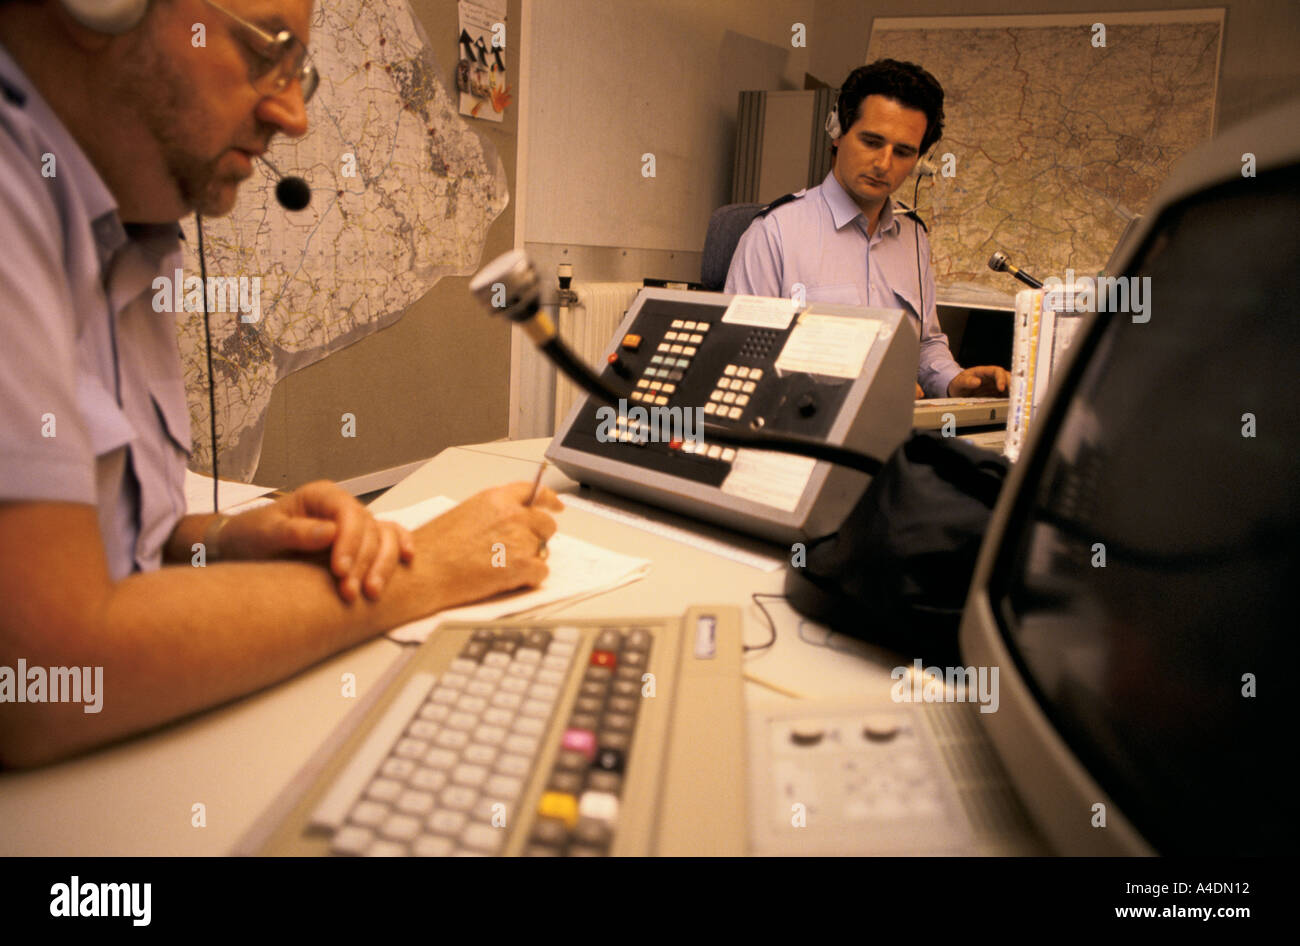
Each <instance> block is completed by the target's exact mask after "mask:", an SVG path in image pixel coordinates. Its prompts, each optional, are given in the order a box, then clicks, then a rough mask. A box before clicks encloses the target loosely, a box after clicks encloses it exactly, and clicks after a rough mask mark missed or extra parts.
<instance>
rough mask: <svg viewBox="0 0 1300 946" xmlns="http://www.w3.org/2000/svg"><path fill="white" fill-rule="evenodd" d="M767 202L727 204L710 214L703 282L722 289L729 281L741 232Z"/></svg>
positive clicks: (701, 270)
mask: <svg viewBox="0 0 1300 946" xmlns="http://www.w3.org/2000/svg"><path fill="white" fill-rule="evenodd" d="M765 206H767V205H766V204H727V205H726V206H725V207H719V208H718V209H717V210H715V211H713V216H711V217H709V231H708V233H707V234H706V235H705V237H704V253H703V258H702V259H701V260H700V282H702V283H703V284H704V288H705V289H707V290H708V291H710V292H721V291H722V289H723V287H724V286H725V285H726V284H727V270H728V269H730V268H731V257H732V256H733V255H735V252H736V244H737V243H739V242H740V237H741V235H742V234H743V233H744V232H745V231H746V230H748V229H749V225H750V224H751V223H753V222H754V218H755V217H757V216H758V212H759V211H760V210H762V209H763V208H764V207H765Z"/></svg>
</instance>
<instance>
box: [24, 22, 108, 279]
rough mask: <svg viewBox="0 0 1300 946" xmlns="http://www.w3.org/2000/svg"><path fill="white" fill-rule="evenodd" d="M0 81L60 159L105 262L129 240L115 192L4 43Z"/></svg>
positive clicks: (64, 177)
mask: <svg viewBox="0 0 1300 946" xmlns="http://www.w3.org/2000/svg"><path fill="white" fill-rule="evenodd" d="M0 82H3V83H4V85H5V87H6V90H7V92H8V95H7V98H9V100H10V101H11V102H14V104H15V107H19V108H21V109H22V111H23V113H24V114H25V115H26V116H27V117H28V119H29V120H30V121H31V123H32V124H33V125H34V126H35V127H36V128H37V129H38V130H39V131H40V133H41V136H42V137H43V139H44V141H45V143H46V144H47V145H50V146H51V151H50V153H51V154H53V155H54V157H55V160H56V161H57V162H58V163H57V165H56V167H57V169H58V175H59V178H60V179H61V180H62V181H63V182H65V184H66V186H67V187H68V188H69V189H70V190H71V191H72V192H73V193H74V194H75V195H76V196H77V198H78V199H79V201H80V203H81V205H82V206H83V207H84V208H85V212H86V216H87V218H88V219H89V220H90V222H91V231H92V232H93V233H94V235H95V246H96V249H97V251H98V253H99V261H100V264H101V265H104V264H106V263H107V261H108V260H109V259H110V258H111V257H112V255H113V253H114V252H116V251H117V249H118V248H119V247H120V246H121V245H122V244H123V243H124V242H125V241H126V239H127V235H126V230H125V229H124V228H123V227H122V222H121V220H120V219H119V218H118V215H117V201H116V200H115V199H114V197H113V193H112V192H111V191H110V190H109V189H108V185H107V184H105V183H104V179H103V178H102V177H100V176H99V172H98V171H97V170H96V169H95V166H94V165H93V164H91V163H90V158H88V157H86V153H85V152H84V151H82V150H81V145H79V144H78V143H77V140H76V139H75V138H74V137H73V136H72V134H71V133H70V132H69V131H68V129H67V128H66V127H65V126H64V124H63V122H62V121H60V119H59V117H58V115H56V114H55V113H54V110H53V109H52V108H50V106H49V103H47V102H46V101H45V99H44V98H43V97H42V96H41V94H40V92H39V91H37V89H36V86H34V85H33V84H32V82H31V80H30V79H29V78H27V74H26V73H24V72H23V70H22V68H21V67H19V65H18V63H16V62H15V61H14V59H13V57H12V56H10V55H9V51H8V50H7V49H5V48H4V46H3V45H0ZM13 93H17V97H18V98H21V99H22V102H21V104H19V103H18V102H17V101H16V99H15V97H14V94H13Z"/></svg>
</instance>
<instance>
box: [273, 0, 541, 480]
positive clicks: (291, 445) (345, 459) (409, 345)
mask: <svg viewBox="0 0 1300 946" xmlns="http://www.w3.org/2000/svg"><path fill="white" fill-rule="evenodd" d="M412 8H413V9H414V10H415V13H416V16H417V17H418V18H419V20H420V22H421V23H422V24H423V25H424V29H425V31H426V32H427V33H428V36H429V42H430V44H431V46H432V48H433V54H434V59H435V61H436V62H437V64H438V67H439V70H440V77H441V81H442V83H443V87H444V88H446V89H447V90H448V91H449V92H452V93H454V90H455V87H456V72H455V70H456V60H457V43H456V37H457V35H458V32H459V26H458V23H459V19H458V16H457V7H456V2H455V0H413V2H412ZM507 17H508V19H507V22H508V27H507V30H508V31H507V41H506V69H507V73H508V75H509V76H510V80H509V81H510V83H511V85H516V86H517V85H518V76H519V49H518V43H516V42H512V39H514V38H517V37H518V24H519V18H520V6H519V0H510V2H509V6H508V7H507ZM517 101H518V100H516V104H515V105H512V106H511V107H510V108H508V109H507V110H506V118H505V121H503V122H502V123H501V124H500V125H497V124H494V123H491V122H486V121H478V120H474V119H466V121H468V122H469V124H470V126H471V127H472V128H473V129H474V130H475V131H477V132H478V133H479V135H480V136H482V137H483V138H484V139H485V140H486V141H488V142H490V143H491V144H492V146H493V147H494V148H495V149H496V151H497V153H498V154H499V155H500V156H501V160H502V162H503V163H504V165H505V171H506V181H507V183H508V185H509V188H510V205H509V206H508V207H507V208H506V210H505V212H504V213H503V214H502V215H501V216H500V217H498V218H497V219H496V221H495V223H493V225H492V228H491V230H490V231H489V233H488V241H487V246H486V248H485V249H484V251H483V260H484V262H486V261H487V260H490V259H492V258H493V257H494V256H496V255H497V254H499V253H504V252H505V251H506V250H508V249H510V248H511V247H512V246H513V241H514V217H515V204H516V194H515V176H516V166H515V165H516V152H517V133H516V132H517V125H518V104H517ZM468 283H469V278H468V277H452V276H448V277H444V278H443V279H442V280H441V281H439V283H438V284H437V285H436V286H435V287H434V288H433V289H432V290H431V291H430V292H429V293H428V294H427V295H426V296H425V297H424V298H423V299H421V300H420V301H419V302H417V303H416V304H415V305H413V306H411V307H410V308H409V309H408V310H407V312H406V314H405V315H404V316H403V317H402V318H401V319H399V320H398V321H397V322H396V323H395V324H394V325H392V326H390V327H389V328H387V329H385V330H383V331H381V332H378V333H376V334H374V335H371V336H369V337H367V338H365V339H363V340H362V341H360V342H357V343H356V344H355V345H351V346H349V347H348V348H345V349H343V350H342V351H339V352H336V353H335V354H333V355H331V356H329V357H328V358H326V359H324V360H322V361H318V362H317V363H316V364H314V365H312V366H310V367H308V368H304V369H303V370H301V371H298V372H296V373H294V374H292V375H289V376H288V377H287V378H285V379H283V380H282V381H281V382H280V383H279V384H278V385H276V388H275V393H274V394H273V395H272V397H271V405H270V410H269V413H268V416H267V422H266V437H265V440H264V442H263V446H262V461H261V464H260V466H259V467H258V470H257V474H256V475H255V477H254V482H257V483H261V484H265V485H267V486H297V485H299V484H301V483H304V482H306V481H308V480H311V479H315V478H318V477H328V478H330V479H336V480H342V479H347V478H350V477H353V476H358V475H360V474H363V473H368V472H372V471H375V470H383V469H387V468H389V467H394V466H399V465H401V464H403V463H406V462H409V461H412V460H418V459H421V458H423V457H428V456H432V455H433V454H436V453H438V452H439V451H441V450H443V449H445V448H446V447H449V446H452V445H454V444H459V443H472V442H480V441H484V440H493V439H496V438H499V437H504V436H505V434H506V405H507V400H508V396H509V377H510V348H509V345H510V334H509V328H508V327H507V326H506V325H505V324H504V323H503V322H502V321H500V320H495V321H494V320H490V319H488V318H487V316H485V315H483V313H482V311H481V310H480V309H479V307H478V304H477V303H475V302H474V301H473V300H471V299H470V297H469V292H468V288H467V286H468ZM344 412H351V413H352V414H354V415H356V437H355V438H345V437H343V436H342V435H341V430H342V422H341V420H340V417H341V415H342V414H343V413H344Z"/></svg>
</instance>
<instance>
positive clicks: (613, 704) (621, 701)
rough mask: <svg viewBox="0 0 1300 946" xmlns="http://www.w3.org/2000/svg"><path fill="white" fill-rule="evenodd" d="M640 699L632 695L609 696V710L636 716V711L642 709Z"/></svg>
mask: <svg viewBox="0 0 1300 946" xmlns="http://www.w3.org/2000/svg"><path fill="white" fill-rule="evenodd" d="M640 707H641V703H640V701H638V700H636V699H633V698H632V697H630V696H611V697H610V698H609V711H610V712H611V713H623V714H625V715H627V716H635V715H636V711H637V710H638V709H640Z"/></svg>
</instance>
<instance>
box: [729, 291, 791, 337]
mask: <svg viewBox="0 0 1300 946" xmlns="http://www.w3.org/2000/svg"><path fill="white" fill-rule="evenodd" d="M797 308H798V307H797V305H796V304H795V301H794V300H793V299H769V298H767V297H766V296H733V297H732V300H731V304H730V305H729V306H727V311H726V312H724V313H723V315H722V321H724V322H730V323H731V324H732V325H756V326H758V327H759V328H775V329H785V328H789V326H790V320H791V319H793V318H794V314H795V311H796V310H797Z"/></svg>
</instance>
